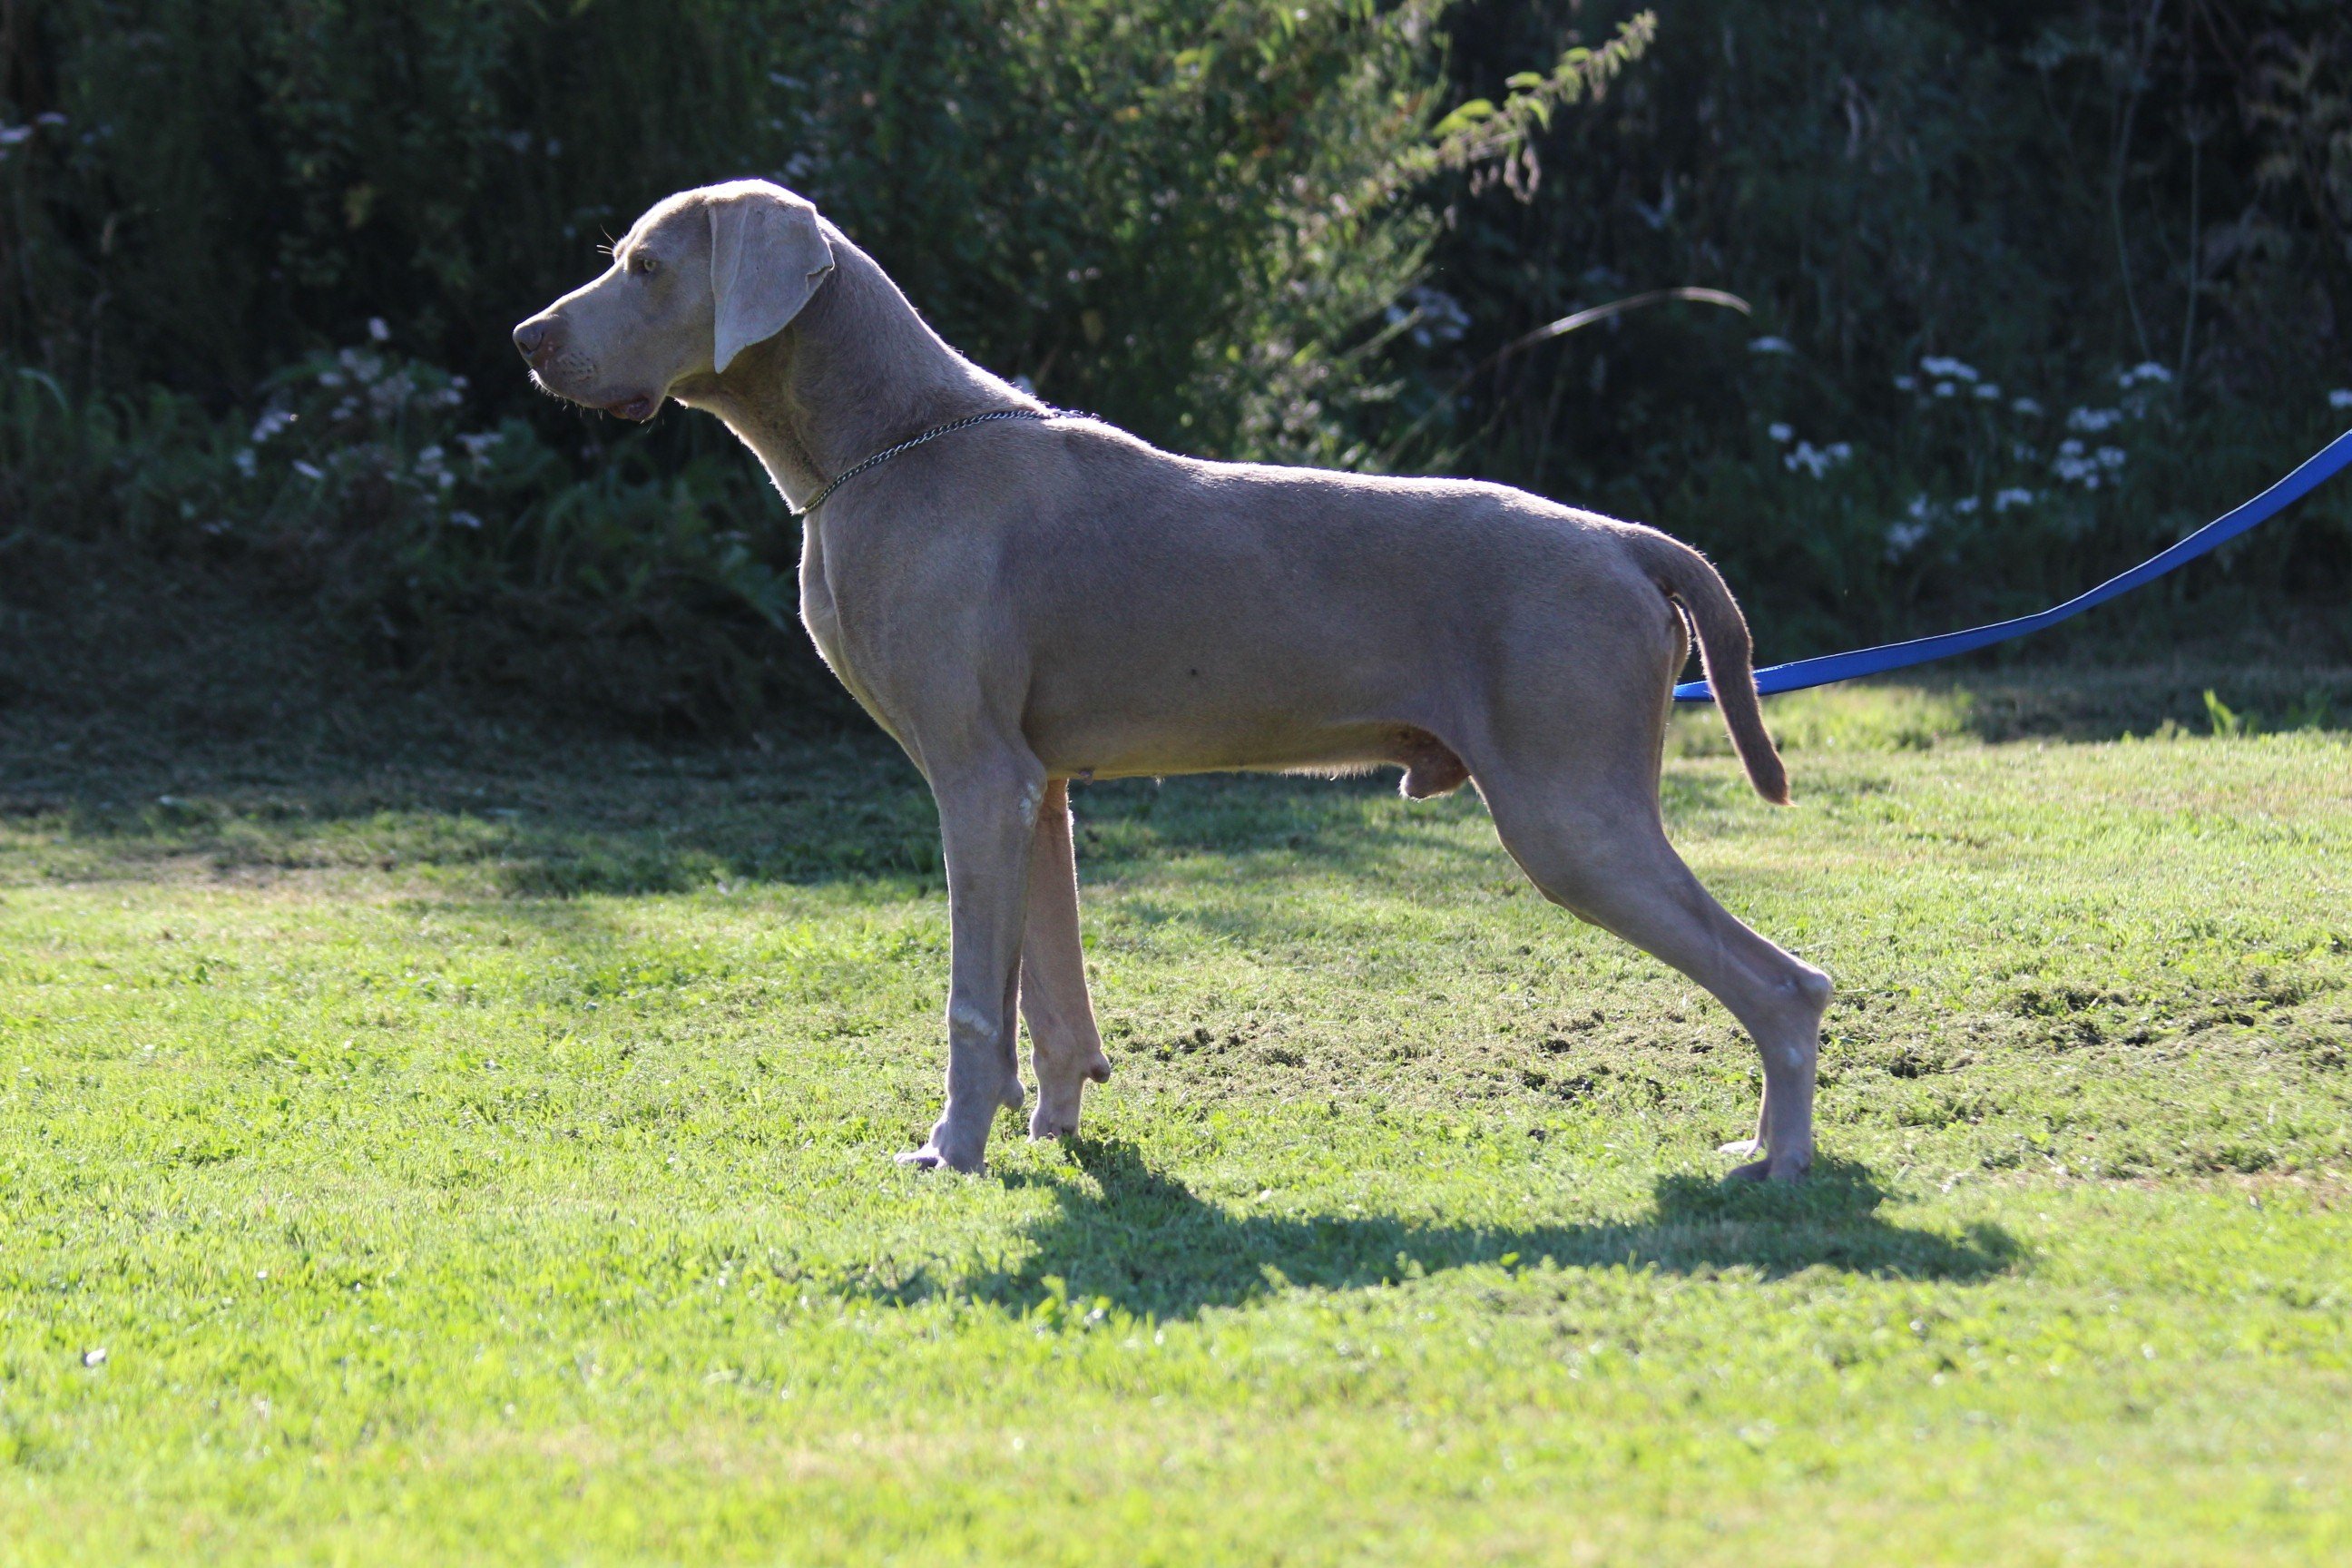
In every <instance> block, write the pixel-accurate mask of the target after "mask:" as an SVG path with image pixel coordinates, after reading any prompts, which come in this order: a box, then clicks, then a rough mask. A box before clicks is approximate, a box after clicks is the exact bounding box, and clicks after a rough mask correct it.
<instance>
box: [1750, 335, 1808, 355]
mask: <svg viewBox="0 0 2352 1568" xmlns="http://www.w3.org/2000/svg"><path fill="white" fill-rule="evenodd" d="M1796 352H1797V351H1796V348H1795V346H1794V345H1793V344H1791V343H1790V342H1789V340H1788V339H1786V338H1772V337H1765V338H1750V339H1748V353H1752V354H1792V353H1796Z"/></svg>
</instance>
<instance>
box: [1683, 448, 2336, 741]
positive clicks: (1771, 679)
mask: <svg viewBox="0 0 2352 1568" xmlns="http://www.w3.org/2000/svg"><path fill="white" fill-rule="evenodd" d="M2345 468H2352V432H2347V434H2345V435H2342V436H2338V437H2336V439H2335V440H2333V441H2330V442H2329V443H2328V444H2327V445H2326V447H2323V448H2322V449H2321V450H2320V452H2319V454H2318V455H2317V456H2316V457H2314V458H2309V459H2307V460H2306V461H2305V463H2304V465H2303V466H2302V467H2301V468H2297V469H2295V471H2294V472H2293V473H2291V474H2289V475H2288V476H2287V477H2286V478H2284V479H2281V480H2280V481H2279V482H2278V483H2276V484H2274V485H2273V486H2272V487H2271V488H2270V489H2266V490H2264V491H2263V493H2262V494H2260V495H2258V496H2256V497H2255V498H2254V499H2253V500H2250V501H2248V502H2246V503H2245V505H2243V506H2242V507H2240V508H2238V509H2237V510H2235V511H2232V512H2231V513H2230V514H2228V515H2227V516H2225V517H2221V518H2218V519H2216V520H2215V521H2211V522H2209V523H2207V524H2206V525H2205V526H2204V527H2202V528H2200V529H2199V530H2198V531H2196V532H2194V533H2192V534H2190V535H2189V537H2188V538H2186V539H2184V540H2182V541H2181V542H2179V543H2178V544H2176V545H2174V546H2173V547H2172V548H2171V549H2169V550H2168V551H2166V552H2164V553H2163V554H2161V555H2158V556H2157V557H2156V558H2155V559H2154V560H2152V561H2143V562H2141V563H2139V564H2138V565H2137V566H2135V567H2133V568H2132V569H2131V570H2130V571H2128V572H2126V573H2125V574H2123V575H2121V576H2120V577H2110V578H2108V579H2107V580H2106V581H2105V582H2104V583H2102V584H2099V585H2098V586H2097V587H2095V588H2094V589H2092V590H2091V591H2090V592H2089V593H2087V594H2084V595H2080V596H2079V597H2076V598H2072V599H2069V600H2067V601H2066V602H2065V603H2064V604H2063V605H2054V606H2053V607H2052V608H2050V609H2047V610H2043V611H2042V612H2041V613H2040V614H2039V615H2032V616H2018V617H2017V619H2015V620H2013V621H1996V622H1994V623H1993V624H1992V625H1991V626H1971V627H1969V629H1968V630H1967V631H1963V632H1946V633H1944V634H1943V635H1942V636H1941V637H1917V638H1914V639H1913V640H1912V641H1910V642H1891V643H1882V644H1880V645H1879V646H1878V647H1862V648H1855V649H1854V650H1853V651H1852V652H1851V653H1832V654H1823V655H1822V657H1821V658H1801V659H1799V660H1797V661H1796V662H1795V663H1793V664H1776V665H1773V666H1772V667H1771V668H1769V669H1759V670H1758V671H1757V672H1756V689H1757V690H1758V691H1759V693H1761V694H1762V695H1764V696H1767V697H1769V696H1770V695H1771V694H1772V693H1774V692H1776V691H1801V690H1803V689H1805V688H1806V687H1808V686H1827V685H1828V684H1830V682H1832V681H1833V680H1852V679H1854V678H1855V677H1857V676H1863V675H1876V674H1877V673H1878V672H1879V671H1881V670H1885V669H1901V668H1905V667H1906V666H1907V665H1914V664H1926V663H1927V662H1928V661H1929V660H1931V659H1938V658H1951V657H1952V656H1953V655H1954V654H1959V653H1968V652H1969V651H1971V650H1973V649H1976V648H1980V647H1991V646H1992V645H1993V644H1994V643H1997V642H2007V641H2008V640H2009V639H2010V638H2011V637H2023V636H2025V635H2026V634H2027V633H2029V632H2038V631H2041V630H2042V628H2044V627H2045V626H2056V625H2057V624H2058V623H2059V622H2060V621H2063V620H2065V619H2067V618H2068V617H2069V616H2079V615H2081V614H2082V613H2083V612H2084V610H2087V609H2089V608H2091V607H2092V606H2093V605H2104V604H2105V603H2106V602H2107V601H2108V600H2109V599H2112V598H2114V597H2116V595H2119V594H2128V593H2130V592H2131V591H2132V590H2133V589H2134V588H2137V587H2138V586H2139V585H2140V584H2143V583H2147V582H2151V581H2153V580H2154V579H2156V578H2158V577H2161V576H2163V575H2164V574H2166V573H2167V572H2169V571H2171V570H2172V569H2173V568H2174V567H2176V566H2179V565H2182V564H2185V563H2188V562H2190V561H2194V560H2196V559H2197V558H2198V557H2199V556H2200V555H2202V554H2204V553H2205V552H2208V551H2210V550H2212V549H2213V548H2215V547H2216V546H2218V545H2221V544H2225V543H2227V542H2229V541H2231V540H2232V539H2235V538H2237V537H2238V535H2240V534H2242V533H2243V532H2245V531H2247V530H2248V529H2250V528H2252V527H2253V526H2254V525H2256V524H2257V523H2263V522H2267V521H2270V520H2271V519H2272V518H2273V516H2275V515H2276V514H2277V513H2278V512H2279V511H2281V510H2284V508H2286V507H2289V506H2292V505H2293V504H2294V502H2296V501H2299V500H2302V499H2303V498H2304V497H2305V496H2306V495H2309V494H2310V493H2311V492H2312V491H2313V490H2315V489H2318V488H2319V487H2320V486H2321V485H2323V484H2326V482H2327V481H2328V480H2329V479H2334V478H2335V477H2336V475H2337V474H2338V473H2341V472H2342V471H2343V470H2344V469H2345ZM1713 700H1715V694H1714V693H1713V692H1712V691H1710V690H1708V689H1707V684H1706V681H1704V680H1685V681H1684V682H1683V683H1682V684H1681V685H1680V686H1677V687H1675V701H1677V702H1711V701H1713Z"/></svg>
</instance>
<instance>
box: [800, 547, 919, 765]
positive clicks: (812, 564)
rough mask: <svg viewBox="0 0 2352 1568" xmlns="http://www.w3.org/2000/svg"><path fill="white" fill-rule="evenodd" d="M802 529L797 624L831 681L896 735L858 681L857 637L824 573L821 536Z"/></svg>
mask: <svg viewBox="0 0 2352 1568" xmlns="http://www.w3.org/2000/svg"><path fill="white" fill-rule="evenodd" d="M803 528H805V529H806V530H807V531H806V533H805V534H804V535H803V542H802V546H801V624H802V625H803V626H806V627H807V628H808V634H809V640H810V641H811V642H814V644H816V651H817V653H818V655H819V657H821V658H824V663H825V668H828V669H830V670H832V671H833V673H834V677H835V679H837V680H839V681H840V682H841V684H842V685H844V686H845V687H847V688H848V689H849V694H850V695H851V696H852V697H855V698H856V699H857V702H858V705H859V706H860V707H862V708H864V709H865V710H866V711H867V712H868V713H870V714H872V715H873V716H874V717H875V719H876V720H877V721H880V723H881V724H882V727H883V728H884V729H886V730H890V731H891V732H892V733H893V734H896V733H897V731H896V729H895V728H894V727H893V726H892V724H891V722H890V719H889V716H888V715H887V714H886V713H884V712H883V711H882V710H881V708H880V707H879V706H878V705H877V703H876V701H875V694H874V691H873V689H872V688H871V686H870V685H869V683H868V682H867V681H866V680H865V679H861V678H860V675H859V671H858V664H859V660H858V658H857V657H856V649H857V638H856V636H855V635H854V634H853V632H852V629H851V628H850V627H849V626H847V625H845V618H846V617H845V606H844V605H843V602H842V597H841V595H840V594H839V593H838V592H837V591H836V589H835V584H834V582H833V579H832V575H831V574H830V573H829V571H828V570H827V565H828V563H827V562H826V559H825V549H824V535H823V533H821V532H820V531H818V529H817V527H816V524H815V521H814V520H811V521H808V522H806V523H804V524H803Z"/></svg>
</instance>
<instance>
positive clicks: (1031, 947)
mask: <svg viewBox="0 0 2352 1568" xmlns="http://www.w3.org/2000/svg"><path fill="white" fill-rule="evenodd" d="M1021 1013H1022V1016H1024V1018H1026V1019H1027V1020H1028V1021H1029V1056H1030V1062H1031V1065H1032V1066H1033V1067H1034V1068H1035V1070H1036V1075H1037V1108H1036V1110H1033V1111H1031V1112H1030V1114H1029V1136H1030V1137H1032V1138H1063V1137H1067V1136H1068V1135H1069V1134H1071V1133H1073V1132H1076V1131H1077V1130H1078V1106H1079V1101H1080V1100H1081V1099H1082V1098H1083V1097H1084V1096H1085V1093H1086V1088H1087V1082H1088V1081H1089V1080H1091V1081H1093V1082H1095V1083H1103V1082H1107V1081H1108V1079H1109V1078H1110V1058H1108V1057H1106V1056H1105V1055H1103V1048H1102V1036H1101V1035H1100V1034H1099V1033H1098V1032H1097V1030H1096V1028H1095V1009H1094V1004H1093V1002H1092V1001H1091V1000H1089V999H1088V998H1087V954H1086V948H1085V945H1084V944H1083V943H1082V942H1080V940H1079V935H1078V867H1077V854H1076V847H1075V846H1074V845H1073V844H1072V843H1071V841H1070V785H1069V781H1068V780H1066V779H1055V780H1053V781H1052V782H1051V783H1049V784H1046V786H1045V805H1044V806H1043V807H1042V808H1041V809H1040V811H1039V812H1038V815H1037V837H1036V840H1035V843H1034V846H1033V847H1032V848H1031V850H1030V854H1029V919H1028V924H1027V927H1026V929H1025V931H1024V933H1023V935H1022V938H1021Z"/></svg>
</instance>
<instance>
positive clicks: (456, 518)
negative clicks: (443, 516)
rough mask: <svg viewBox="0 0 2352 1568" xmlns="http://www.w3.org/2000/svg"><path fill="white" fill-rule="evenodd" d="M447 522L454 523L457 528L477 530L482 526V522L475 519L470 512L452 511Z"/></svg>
mask: <svg viewBox="0 0 2352 1568" xmlns="http://www.w3.org/2000/svg"><path fill="white" fill-rule="evenodd" d="M449 521H451V522H454V523H456V524H457V526H458V527H459V528H479V527H481V526H482V520H481V519H480V518H478V517H476V516H475V515H474V514H473V513H472V512H470V511H453V512H451V513H450V514H449Z"/></svg>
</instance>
